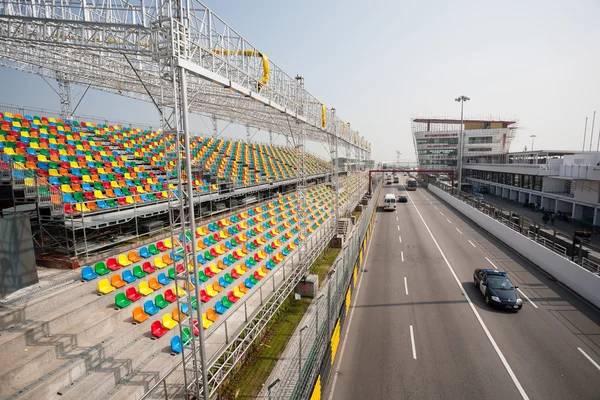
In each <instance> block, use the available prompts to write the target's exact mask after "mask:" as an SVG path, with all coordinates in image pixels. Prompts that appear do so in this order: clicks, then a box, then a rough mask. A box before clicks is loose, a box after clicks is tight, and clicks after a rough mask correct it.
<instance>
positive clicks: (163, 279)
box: [157, 272, 171, 286]
mask: <svg viewBox="0 0 600 400" xmlns="http://www.w3.org/2000/svg"><path fill="white" fill-rule="evenodd" d="M157 280H158V283H160V284H161V285H163V286H164V285H168V284H169V283H171V280H170V279H169V278H167V276H166V275H165V273H164V272H161V273H160V274H158V278H157Z"/></svg>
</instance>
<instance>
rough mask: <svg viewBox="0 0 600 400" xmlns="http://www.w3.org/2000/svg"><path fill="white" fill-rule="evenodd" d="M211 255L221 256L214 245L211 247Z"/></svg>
mask: <svg viewBox="0 0 600 400" xmlns="http://www.w3.org/2000/svg"><path fill="white" fill-rule="evenodd" d="M210 255H211V256H213V257H219V254H217V251H216V250H215V248H214V247H213V248H211V249H210Z"/></svg>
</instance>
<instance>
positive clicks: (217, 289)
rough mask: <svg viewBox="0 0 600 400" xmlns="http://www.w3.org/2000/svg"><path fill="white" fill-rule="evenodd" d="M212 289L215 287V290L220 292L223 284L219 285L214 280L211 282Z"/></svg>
mask: <svg viewBox="0 0 600 400" xmlns="http://www.w3.org/2000/svg"><path fill="white" fill-rule="evenodd" d="M212 286H213V289H215V292H217V293H220V292H221V291H222V290H223V286H221V285H219V281H214V282H213V284H212Z"/></svg>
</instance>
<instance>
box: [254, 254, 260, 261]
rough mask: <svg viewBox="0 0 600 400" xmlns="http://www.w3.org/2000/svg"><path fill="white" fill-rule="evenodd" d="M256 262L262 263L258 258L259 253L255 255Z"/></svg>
mask: <svg viewBox="0 0 600 400" xmlns="http://www.w3.org/2000/svg"><path fill="white" fill-rule="evenodd" d="M254 261H256V262H260V257H259V256H258V253H256V254H254Z"/></svg>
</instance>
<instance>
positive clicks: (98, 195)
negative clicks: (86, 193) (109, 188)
mask: <svg viewBox="0 0 600 400" xmlns="http://www.w3.org/2000/svg"><path fill="white" fill-rule="evenodd" d="M94 197H95V198H97V199H99V200H102V199H106V196H105V195H104V193H102V191H101V190H94Z"/></svg>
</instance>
